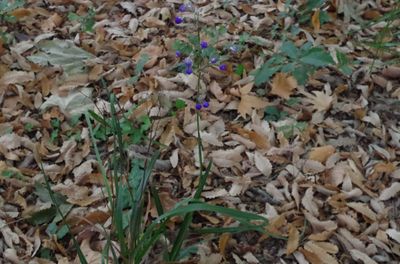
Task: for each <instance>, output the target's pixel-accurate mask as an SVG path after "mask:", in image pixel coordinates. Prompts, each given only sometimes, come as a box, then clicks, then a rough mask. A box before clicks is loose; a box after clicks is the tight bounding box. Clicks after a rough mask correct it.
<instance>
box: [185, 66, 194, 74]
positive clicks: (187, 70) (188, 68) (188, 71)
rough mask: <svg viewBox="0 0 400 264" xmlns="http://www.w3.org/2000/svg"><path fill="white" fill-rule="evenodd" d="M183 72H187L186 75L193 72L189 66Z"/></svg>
mask: <svg viewBox="0 0 400 264" xmlns="http://www.w3.org/2000/svg"><path fill="white" fill-rule="evenodd" d="M185 73H186V74H188V75H189V74H192V73H193V70H192V68H191V67H187V68H186V70H185Z"/></svg>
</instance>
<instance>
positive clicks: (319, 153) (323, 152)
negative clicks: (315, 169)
mask: <svg viewBox="0 0 400 264" xmlns="http://www.w3.org/2000/svg"><path fill="white" fill-rule="evenodd" d="M333 153H335V148H334V147H333V146H331V145H326V146H322V147H316V148H313V149H312V150H311V152H310V156H309V159H310V160H316V161H319V162H321V163H324V162H325V161H326V160H327V159H328V158H329V157H330V156H331V155H332V154H333Z"/></svg>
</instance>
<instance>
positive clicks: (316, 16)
mask: <svg viewBox="0 0 400 264" xmlns="http://www.w3.org/2000/svg"><path fill="white" fill-rule="evenodd" d="M319 14H320V11H319V9H317V10H315V11H314V14H313V15H312V17H311V24H312V25H313V27H314V31H316V32H318V31H319V30H320V28H321V24H320V22H319Z"/></svg>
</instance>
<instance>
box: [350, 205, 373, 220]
mask: <svg viewBox="0 0 400 264" xmlns="http://www.w3.org/2000/svg"><path fill="white" fill-rule="evenodd" d="M347 206H348V207H350V208H352V209H354V210H355V211H357V212H359V213H360V214H362V215H364V216H366V217H368V218H369V219H371V220H372V221H376V217H377V216H376V213H374V212H373V211H372V210H371V209H370V208H369V207H368V205H366V204H364V203H358V202H352V203H347Z"/></svg>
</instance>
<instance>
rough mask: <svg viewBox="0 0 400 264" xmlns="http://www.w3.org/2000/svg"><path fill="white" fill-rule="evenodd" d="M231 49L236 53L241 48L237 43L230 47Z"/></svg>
mask: <svg viewBox="0 0 400 264" xmlns="http://www.w3.org/2000/svg"><path fill="white" fill-rule="evenodd" d="M229 49H230V50H231V51H232V52H233V53H236V52H238V50H239V48H238V47H237V46H236V45H231V46H230V47H229Z"/></svg>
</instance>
